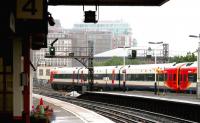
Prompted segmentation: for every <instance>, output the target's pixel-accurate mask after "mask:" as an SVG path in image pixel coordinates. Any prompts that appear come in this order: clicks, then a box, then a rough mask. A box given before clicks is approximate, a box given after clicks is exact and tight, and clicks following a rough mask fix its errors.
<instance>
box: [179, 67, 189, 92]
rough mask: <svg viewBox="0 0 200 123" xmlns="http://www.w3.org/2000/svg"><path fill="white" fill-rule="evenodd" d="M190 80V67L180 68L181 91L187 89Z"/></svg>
mask: <svg viewBox="0 0 200 123" xmlns="http://www.w3.org/2000/svg"><path fill="white" fill-rule="evenodd" d="M188 84H189V81H188V69H187V68H182V69H180V74H179V89H180V90H181V91H183V90H186V89H187V87H188Z"/></svg>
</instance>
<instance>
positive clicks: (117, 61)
mask: <svg viewBox="0 0 200 123" xmlns="http://www.w3.org/2000/svg"><path fill="white" fill-rule="evenodd" d="M125 61H126V63H125V64H126V65H127V64H144V63H145V62H141V61H140V60H138V59H126V60H125ZM123 62H124V61H123V58H121V57H116V56H114V57H112V58H111V59H108V60H105V61H103V62H102V61H101V62H97V61H95V62H94V66H117V65H123Z"/></svg>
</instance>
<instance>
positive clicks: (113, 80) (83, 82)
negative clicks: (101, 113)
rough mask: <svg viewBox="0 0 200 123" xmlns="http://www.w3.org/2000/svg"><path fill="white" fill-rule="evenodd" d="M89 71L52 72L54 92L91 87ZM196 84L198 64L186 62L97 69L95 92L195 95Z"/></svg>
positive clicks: (53, 70)
mask: <svg viewBox="0 0 200 123" xmlns="http://www.w3.org/2000/svg"><path fill="white" fill-rule="evenodd" d="M41 69H42V68H41ZM38 71H40V72H41V70H40V69H39V70H38ZM88 72H89V71H88V69H87V68H85V67H54V68H52V69H50V75H48V77H47V78H48V83H49V84H51V87H52V88H53V89H54V90H63V89H64V90H71V89H75V90H81V89H82V87H86V88H88V87H89V86H90V84H91V82H90V80H89V79H88ZM196 84H197V62H185V63H165V64H141V65H118V66H95V67H94V80H93V84H92V86H93V89H94V90H154V91H155V89H159V90H163V91H166V90H169V91H176V92H186V91H188V92H192V93H195V92H196Z"/></svg>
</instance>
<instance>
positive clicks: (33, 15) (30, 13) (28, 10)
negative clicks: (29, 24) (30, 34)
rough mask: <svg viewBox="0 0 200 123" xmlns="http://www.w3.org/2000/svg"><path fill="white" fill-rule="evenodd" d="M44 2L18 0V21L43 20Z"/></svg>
mask: <svg viewBox="0 0 200 123" xmlns="http://www.w3.org/2000/svg"><path fill="white" fill-rule="evenodd" d="M43 10H44V0H17V5H16V18H17V19H39V20H40V19H43V17H44V16H43Z"/></svg>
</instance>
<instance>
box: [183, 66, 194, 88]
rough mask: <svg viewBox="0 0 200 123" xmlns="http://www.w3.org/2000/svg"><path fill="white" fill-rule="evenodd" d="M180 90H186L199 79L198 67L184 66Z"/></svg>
mask: <svg viewBox="0 0 200 123" xmlns="http://www.w3.org/2000/svg"><path fill="white" fill-rule="evenodd" d="M180 76H181V78H180V90H186V89H188V88H189V87H190V85H191V84H192V83H193V82H196V81H197V68H196V67H187V66H186V67H183V68H181V69H180Z"/></svg>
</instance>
